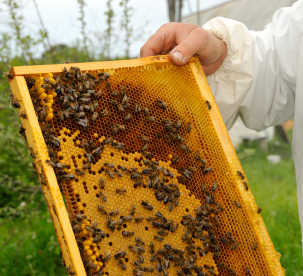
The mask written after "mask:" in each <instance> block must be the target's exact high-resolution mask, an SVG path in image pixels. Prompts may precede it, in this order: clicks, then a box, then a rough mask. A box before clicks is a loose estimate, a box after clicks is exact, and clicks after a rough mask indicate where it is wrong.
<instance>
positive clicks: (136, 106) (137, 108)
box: [135, 103, 141, 113]
mask: <svg viewBox="0 0 303 276" xmlns="http://www.w3.org/2000/svg"><path fill="white" fill-rule="evenodd" d="M140 111H141V107H140V105H139V104H138V103H136V104H135V112H136V113H138V112H140Z"/></svg>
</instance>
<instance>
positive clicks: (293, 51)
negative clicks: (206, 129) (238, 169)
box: [203, 1, 303, 234]
mask: <svg viewBox="0 0 303 276" xmlns="http://www.w3.org/2000/svg"><path fill="white" fill-rule="evenodd" d="M264 5H266V3H264ZM203 28H204V29H206V30H208V31H209V32H211V33H212V34H214V35H215V36H216V37H218V38H220V39H222V40H223V41H224V42H225V43H226V44H227V55H226V58H225V60H224V61H223V63H222V65H221V67H220V68H219V70H218V71H217V72H216V73H214V74H213V75H210V76H208V77H207V80H208V83H209V85H210V87H211V89H212V92H213V94H214V97H215V99H216V102H217V104H218V107H219V109H220V112H221V115H222V117H223V120H224V122H225V124H226V126H227V128H228V129H229V128H231V126H232V125H233V123H234V122H235V120H236V118H237V117H238V116H241V118H242V120H243V122H244V124H245V125H246V126H247V127H249V128H252V129H255V130H258V131H260V130H263V129H265V128H267V127H269V126H272V125H276V124H280V123H283V122H285V121H287V120H289V119H291V118H293V119H294V127H293V141H292V148H293V159H294V162H295V168H296V179H297V193H298V205H299V217H300V222H301V229H302V228H303V227H302V226H303V43H302V42H303V1H298V2H296V3H295V4H294V5H293V6H292V7H289V8H283V9H280V10H278V11H277V12H276V13H275V15H274V16H273V20H272V23H270V24H269V25H267V26H266V27H265V29H264V31H261V32H254V31H249V30H248V29H247V28H246V27H245V26H244V25H243V24H242V23H239V22H236V21H233V20H230V19H225V18H220V17H218V18H215V19H212V20H210V21H209V22H207V23H206V24H205V25H204V26H203ZM302 234H303V231H302Z"/></svg>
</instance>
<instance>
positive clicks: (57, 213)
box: [10, 56, 285, 276]
mask: <svg viewBox="0 0 303 276" xmlns="http://www.w3.org/2000/svg"><path fill="white" fill-rule="evenodd" d="M165 64H170V61H169V59H168V57H167V56H156V57H148V58H143V59H134V60H123V61H106V62H90V63H70V64H68V65H66V64H57V65H38V66H18V67H13V68H12V69H11V71H10V73H11V74H12V75H13V76H14V78H13V79H12V80H10V86H11V89H12V91H13V94H14V95H15V96H16V98H17V99H18V100H20V101H19V103H20V105H21V108H20V109H19V110H18V111H19V113H21V112H22V111H26V113H27V116H28V118H30V120H29V119H23V118H22V117H21V121H22V124H23V126H24V127H25V129H26V131H25V133H26V137H27V141H28V144H29V147H32V148H33V149H35V151H36V153H37V154H36V156H37V157H36V159H35V163H36V166H37V171H38V173H39V174H42V175H43V176H44V178H45V180H46V186H45V185H42V189H43V193H44V195H45V198H46V201H47V204H48V208H49V211H50V214H51V217H52V220H53V223H54V227H55V230H56V234H57V237H58V241H59V243H60V247H61V250H62V254H63V257H64V259H65V262H66V266H67V267H68V266H71V267H72V270H73V271H74V272H75V273H76V275H81V276H82V275H86V272H85V269H84V266H83V263H82V260H81V256H80V253H79V250H78V246H77V243H76V240H75V238H74V233H73V230H72V227H71V224H70V221H69V217H68V213H67V210H66V207H65V205H64V201H63V197H62V195H61V192H60V189H59V186H58V182H57V179H56V176H55V173H54V171H53V169H52V168H51V167H50V166H49V165H48V164H47V163H46V162H45V160H46V159H48V158H49V157H48V151H47V148H46V144H45V142H44V138H43V135H42V131H41V129H40V126H39V123H38V119H37V117H36V114H35V110H34V107H33V104H32V100H31V97H30V94H29V91H28V88H27V85H26V81H25V77H26V76H40V75H42V74H46V73H53V74H58V73H61V72H62V70H63V68H64V67H67V66H68V67H70V66H77V67H80V68H81V70H82V71H90V70H100V69H104V70H106V69H108V68H117V67H119V68H121V67H136V66H148V65H153V66H157V65H159V66H163V65H165ZM190 66H191V68H192V72H193V74H194V76H195V78H196V81H197V84H198V86H199V88H200V90H201V91H203V97H204V98H205V99H207V100H208V101H209V102H210V104H211V106H212V108H211V110H210V113H211V118H212V123H213V125H214V127H215V129H216V131H217V134H218V137H219V139H220V141H221V144H222V146H223V150H224V154H225V157H226V159H227V161H228V163H229V166H230V167H232V168H233V169H234V171H235V172H236V171H238V170H239V171H243V170H242V167H241V164H240V162H239V160H238V158H237V155H236V152H235V150H234V148H233V145H232V143H231V141H230V138H229V135H228V132H227V130H226V127H225V124H224V122H223V119H222V117H221V115H220V112H219V109H218V108H217V105H216V103H215V99H214V97H213V95H212V92H211V90H210V88H209V86H208V84H207V81H206V78H205V75H204V72H203V69H202V66H201V64H200V62H199V60H198V58H195V57H194V58H192V59H191V61H190ZM236 189H237V190H238V192H239V194H241V196H242V198H243V200H244V201H245V202H246V204H245V206H243V208H245V212H246V213H247V214H248V217H249V220H251V221H252V225H253V227H254V231H255V232H256V233H257V237H258V244H259V247H262V250H263V251H264V252H265V253H266V254H264V255H265V256H266V259H267V260H266V261H267V263H268V264H269V267H270V270H271V271H272V275H275V276H276V275H285V274H284V269H283V268H282V266H281V265H280V262H279V257H280V254H279V253H277V252H276V251H275V249H274V246H273V243H272V241H271V239H270V237H269V235H268V232H267V230H266V227H265V225H264V222H263V220H262V217H261V216H260V215H259V214H257V212H256V209H257V205H256V202H255V200H254V197H253V195H252V193H251V192H250V191H248V192H246V191H244V190H243V184H242V182H241V180H237V181H236Z"/></svg>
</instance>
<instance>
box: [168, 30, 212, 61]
mask: <svg viewBox="0 0 303 276" xmlns="http://www.w3.org/2000/svg"><path fill="white" fill-rule="evenodd" d="M176 42H177V43H176V44H177V46H176V47H175V48H174V49H173V50H172V51H171V53H170V55H169V58H170V60H171V62H172V63H174V64H175V65H184V64H186V63H187V62H188V61H189V60H190V59H191V58H192V57H193V56H194V55H195V54H198V55H201V56H203V51H204V50H205V49H207V48H208V46H209V38H208V33H207V32H206V31H205V30H204V29H202V28H195V29H193V30H192V31H191V32H190V33H188V35H187V37H186V38H185V39H183V40H181V41H180V40H179V39H178V37H177V39H176Z"/></svg>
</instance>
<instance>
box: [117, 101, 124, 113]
mask: <svg viewBox="0 0 303 276" xmlns="http://www.w3.org/2000/svg"><path fill="white" fill-rule="evenodd" d="M116 106H117V109H118V111H120V112H123V111H124V107H123V106H122V104H120V103H118V104H117V105H116Z"/></svg>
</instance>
